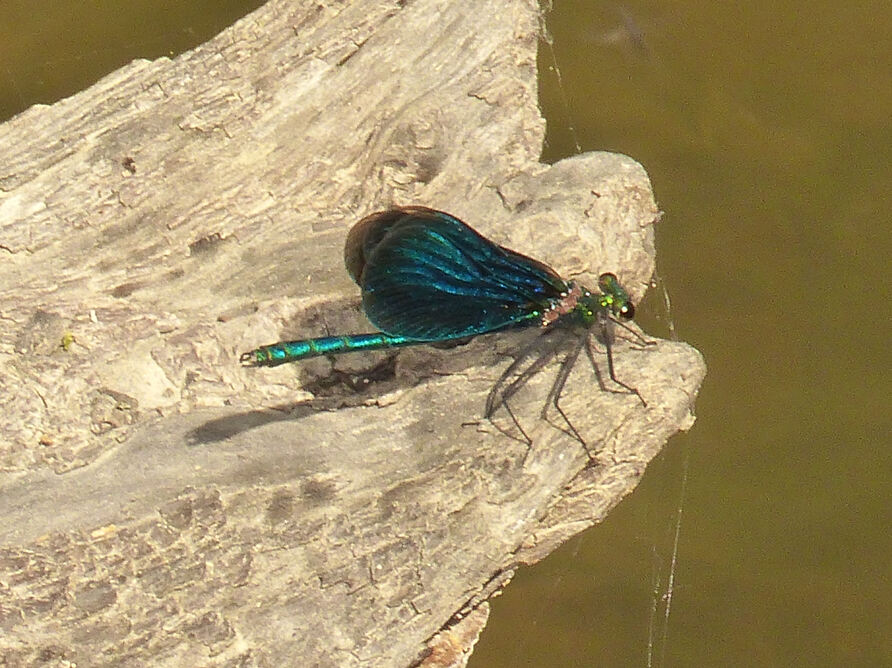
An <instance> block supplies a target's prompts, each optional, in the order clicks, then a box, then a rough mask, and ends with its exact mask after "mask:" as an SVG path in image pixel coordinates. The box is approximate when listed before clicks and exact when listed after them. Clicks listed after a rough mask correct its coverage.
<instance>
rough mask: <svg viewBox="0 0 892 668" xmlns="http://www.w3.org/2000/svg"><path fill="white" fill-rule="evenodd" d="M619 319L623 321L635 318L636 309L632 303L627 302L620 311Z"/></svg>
mask: <svg viewBox="0 0 892 668" xmlns="http://www.w3.org/2000/svg"><path fill="white" fill-rule="evenodd" d="M619 317H620V318H622V319H623V320H631V319H632V318H634V317H635V307H634V306H633V305H632V302H626V303H625V304H623V305H622V308H620V310H619Z"/></svg>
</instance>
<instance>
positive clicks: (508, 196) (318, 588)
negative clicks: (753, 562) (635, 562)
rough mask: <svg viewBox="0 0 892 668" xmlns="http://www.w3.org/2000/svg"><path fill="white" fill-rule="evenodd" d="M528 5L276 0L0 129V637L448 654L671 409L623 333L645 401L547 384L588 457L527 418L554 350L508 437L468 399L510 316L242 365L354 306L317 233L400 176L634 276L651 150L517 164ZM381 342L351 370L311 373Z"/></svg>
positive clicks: (254, 661) (450, 203) (547, 243)
mask: <svg viewBox="0 0 892 668" xmlns="http://www.w3.org/2000/svg"><path fill="white" fill-rule="evenodd" d="M539 32H540V28H539V16H538V7H537V4H536V3H535V2H533V1H532V0H513V1H509V0H486V1H485V2H480V3H475V4H474V7H473V11H472V10H471V9H469V5H468V3H465V2H454V1H453V2H447V1H442V2H433V1H429V0H418V1H416V2H410V3H404V2H373V1H364V2H343V3H334V2H321V3H320V2H312V3H296V2H293V1H281V2H280V1H273V2H270V3H268V4H267V5H265V6H264V7H262V8H261V9H259V10H258V11H256V12H254V13H253V14H251V15H250V16H248V17H247V18H245V19H244V20H242V21H240V22H239V23H238V24H236V25H235V26H233V27H232V28H230V29H228V30H226V31H225V32H224V33H222V34H221V35H219V36H218V37H217V38H215V39H213V40H211V41H210V42H208V43H206V44H204V45H202V46H201V47H199V48H197V49H195V50H194V51H191V52H189V53H186V54H183V55H182V56H180V57H178V58H176V59H174V60H168V59H165V58H162V59H159V60H156V61H153V62H146V61H139V62H134V63H132V64H131V65H129V66H127V67H125V68H123V69H121V70H119V71H117V72H114V73H112V74H111V75H109V76H107V77H106V78H104V79H103V80H102V81H100V82H99V83H97V84H96V85H95V86H93V87H91V88H90V89H88V90H86V91H84V92H82V93H80V94H78V95H75V96H73V97H71V98H69V99H66V100H63V101H61V102H59V103H57V104H55V105H53V106H51V107H35V108H32V109H30V110H28V111H27V112H25V113H23V114H21V115H20V116H18V117H16V118H14V119H12V120H11V121H9V122H8V123H5V124H3V125H0V253H2V256H0V257H2V259H0V380H2V388H0V416H2V417H0V420H2V434H3V441H2V443H0V468H2V470H3V471H4V473H2V474H0V485H2V489H0V629H2V632H0V654H2V656H3V658H4V660H5V661H7V663H8V664H9V665H31V664H35V663H40V662H44V663H48V662H49V663H52V662H56V663H55V664H54V665H62V662H63V661H69V662H72V663H73V664H77V665H78V666H93V665H116V666H118V665H156V666H183V665H239V666H248V665H258V666H282V665H319V666H353V665H355V666H361V665H365V666H368V665H371V666H382V665H384V666H389V665H394V666H405V665H411V664H413V663H414V662H417V661H420V660H426V661H427V662H428V665H460V664H461V663H462V662H463V661H464V660H465V659H466V657H467V655H468V651H469V648H470V646H471V645H472V644H473V642H474V638H476V634H477V633H478V632H479V629H480V628H482V625H483V624H484V623H485V618H486V607H485V603H484V601H485V599H486V598H487V597H488V596H489V595H490V594H492V593H493V592H494V591H495V590H497V589H498V588H499V587H500V586H502V585H504V583H505V582H507V580H508V579H510V577H511V574H512V573H513V569H514V568H515V567H516V566H517V565H519V564H522V563H532V562H534V561H537V560H539V559H541V558H542V557H543V556H545V555H546V554H548V553H549V552H550V551H551V550H553V549H554V548H555V547H556V546H557V545H559V544H560V543H561V542H563V541H564V540H566V539H567V538H568V537H569V536H571V535H574V534H575V533H577V532H579V531H581V530H582V529H584V528H586V527H588V526H590V525H591V524H593V523H594V522H596V521H598V520H600V519H601V518H603V517H604V515H605V514H606V513H607V512H608V511H609V509H610V508H611V507H613V506H614V505H615V504H616V503H617V502H618V500H619V499H620V498H622V496H624V495H625V494H627V493H628V492H629V491H630V490H631V489H632V488H634V486H635V484H636V483H637V481H638V479H639V478H640V476H641V475H642V473H643V472H644V469H645V467H646V465H647V462H648V461H649V460H650V459H651V458H652V457H653V456H654V455H655V454H656V453H657V452H658V451H659V449H660V448H661V447H662V446H663V444H664V443H665V441H666V439H667V438H668V437H669V436H671V435H672V434H673V433H675V432H676V431H678V430H679V429H686V428H688V427H689V426H690V425H691V424H692V422H693V414H692V405H693V399H694V396H695V394H696V391H697V389H698V387H699V384H700V381H701V379H702V377H703V373H704V366H703V363H702V359H701V358H700V356H699V355H698V353H697V352H696V351H694V350H693V349H692V348H690V347H688V346H686V345H684V344H680V343H671V342H665V341H663V342H660V343H659V345H657V346H653V347H650V348H648V349H644V350H638V349H636V348H635V347H633V346H630V345H628V344H626V343H623V342H620V343H619V344H618V350H617V354H616V359H617V367H618V368H617V372H618V373H619V374H620V375H621V377H622V378H623V379H624V380H626V381H627V382H629V383H630V384H632V385H635V386H637V387H638V388H639V389H640V390H641V392H642V394H643V395H644V396H645V397H646V398H647V401H648V406H647V408H644V407H642V406H641V404H640V403H639V402H638V401H637V399H636V398H635V397H630V396H628V395H624V394H614V393H610V392H605V391H602V390H601V389H599V387H598V385H597V383H596V382H594V380H593V378H592V373H591V369H590V368H589V367H588V365H587V364H585V363H581V364H579V365H578V366H579V368H578V370H577V371H575V372H574V374H573V375H572V376H571V379H570V382H569V383H568V386H567V389H566V391H565V395H564V401H563V405H564V407H565V409H566V411H567V412H568V413H569V414H570V415H571V416H572V417H573V420H574V424H575V425H576V426H577V427H578V428H579V429H580V430H581V431H582V432H583V433H584V434H585V435H586V437H587V438H588V439H590V449H591V450H592V452H594V453H595V460H594V461H590V460H589V458H588V456H587V454H586V453H585V452H584V450H583V448H582V447H581V446H580V444H579V443H578V442H577V441H575V440H573V439H572V438H569V437H568V436H567V435H566V434H565V433H563V432H561V431H560V430H558V429H556V428H555V427H553V426H551V425H549V424H548V423H547V422H544V421H537V420H536V416H537V414H538V410H539V407H540V406H541V405H542V402H543V400H544V397H545V394H546V393H547V390H548V387H549V385H550V382H551V379H552V378H553V377H554V371H555V367H554V366H551V367H549V368H548V369H546V370H545V371H544V372H543V373H541V374H539V375H538V376H537V377H536V378H535V379H534V380H533V381H531V382H530V383H529V386H528V387H527V388H525V390H524V392H522V393H520V394H519V395H518V396H517V397H516V399H515V400H514V403H513V406H514V409H515V412H516V413H517V414H518V415H519V416H521V419H522V420H524V424H525V427H526V428H527V429H528V430H529V431H530V433H531V434H532V435H533V437H534V443H533V445H532V447H530V448H528V447H527V446H526V445H525V444H523V443H520V442H518V441H517V440H512V439H510V438H508V437H506V436H505V435H503V434H501V433H500V432H499V431H498V430H497V429H495V428H494V427H493V426H492V425H490V424H489V423H486V422H485V421H483V420H482V419H480V415H481V412H482V409H483V402H484V400H485V397H486V393H487V392H488V390H489V388H490V387H491V385H492V383H493V382H494V380H495V379H496V378H497V377H498V376H499V373H500V372H501V371H502V370H503V369H504V368H505V366H506V364H507V363H508V361H509V360H510V357H509V356H508V353H509V352H510V351H511V350H512V349H514V348H515V347H516V345H517V342H516V341H512V340H511V337H496V336H491V337H480V338H478V339H477V340H475V341H474V342H472V343H470V344H469V345H467V346H463V347H461V348H457V349H453V350H437V349H433V348H428V347H422V348H414V349H404V350H403V351H401V352H400V354H399V355H398V356H397V357H396V358H395V359H394V361H392V362H388V360H390V359H391V358H390V357H389V356H387V355H384V354H379V355H377V356H357V357H350V356H348V357H341V358H338V359H337V361H336V363H335V367H334V371H335V373H332V365H331V363H330V362H329V361H326V360H315V361H313V362H308V363H306V364H304V365H293V366H289V367H281V368H277V369H269V370H266V369H264V370H257V369H243V368H241V367H240V366H239V365H238V363H237V358H238V353H239V352H241V351H244V350H247V349H250V348H252V347H254V346H255V345H257V344H262V343H269V342H272V341H275V340H276V339H279V338H283V337H287V336H291V335H316V334H322V333H325V332H327V331H354V332H355V331H363V330H367V329H369V325H368V324H367V323H364V320H363V319H362V317H361V315H360V314H359V311H358V303H357V302H358V300H357V291H356V288H355V286H354V285H353V284H352V283H351V282H350V279H349V278H348V277H347V275H346V272H345V271H344V269H343V265H342V261H341V245H342V243H343V239H344V235H345V232H346V230H347V229H348V228H349V226H350V225H351V224H352V223H353V222H355V221H356V220H358V219H359V218H360V217H362V216H363V215H365V214H367V213H369V212H371V211H374V210H377V209H381V208H384V207H386V206H388V205H390V204H393V203H397V204H424V205H428V206H434V207H438V208H443V209H447V210H450V211H452V212H453V213H455V214H457V215H459V216H461V217H462V218H464V219H465V220H467V221H468V222H469V223H471V224H472V225H474V226H475V227H476V228H478V229H479V230H480V231H482V232H483V233H485V234H487V235H488V236H490V237H492V238H493V239H495V240H497V241H498V242H499V243H503V244H505V245H507V246H509V247H512V248H515V249H517V250H519V251H521V252H525V253H529V254H532V255H534V256H536V257H539V258H541V259H543V260H545V261H547V262H549V263H551V264H552V265H553V266H555V267H556V268H558V270H559V271H561V272H562V273H563V274H564V275H577V274H579V275H581V276H583V277H588V283H589V284H592V282H591V277H592V276H596V275H597V274H598V273H599V272H601V271H607V270H609V271H614V272H615V273H617V274H618V275H619V276H620V278H621V279H622V281H623V282H624V283H625V284H626V285H627V286H628V287H629V288H630V290H632V292H633V294H634V296H635V297H636V298H638V297H640V296H641V294H642V292H643V290H644V287H645V285H646V284H647V282H648V281H649V279H650V277H651V274H652V272H653V261H654V247H653V225H654V224H655V223H656V222H657V220H658V217H659V216H658V211H657V208H656V205H655V203H654V200H653V195H652V193H651V189H650V184H649V182H648V179H647V175H646V174H645V172H644V170H643V169H642V168H641V167H640V166H639V165H638V164H637V163H635V162H634V161H633V160H631V159H629V158H627V157H624V156H619V155H613V154H607V153H596V154H585V155H581V156H576V157H574V158H572V159H569V160H565V161H562V162H560V163H558V164H556V165H553V166H547V165H542V164H540V163H539V162H538V156H539V153H540V150H541V144H542V139H543V133H544V122H543V120H542V118H541V116H540V114H539V111H538V109H537V105H536V100H537V90H536V69H535V66H536V48H537V41H538V37H539ZM605 94H606V93H605ZM72 337H73V343H71V341H72ZM63 342H65V343H66V346H64V347H63V345H62V344H63ZM69 343H70V345H67V344H69ZM65 348H67V350H66V349H65ZM382 360H383V361H382ZM379 363H380V365H379V367H378V370H377V374H376V376H375V377H376V379H377V382H374V383H370V386H369V387H368V388H366V389H365V390H364V391H361V392H354V391H353V390H351V389H349V388H348V386H347V384H345V383H344V382H341V383H339V384H338V383H334V384H332V383H331V382H330V381H331V380H332V379H334V380H338V379H340V380H341V381H345V380H346V381H349V380H356V379H361V378H363V377H365V376H364V375H363V374H365V372H367V370H368V368H369V365H370V364H371V365H375V364H379ZM601 366H602V367H603V360H602V362H601ZM605 373H606V371H604V370H603V368H602V375H604V374H605ZM309 390H313V391H314V393H315V394H316V395H317V398H316V399H315V401H313V402H310V403H305V400H307V399H310V398H312V397H313V394H311V393H310V391H309ZM497 424H499V425H501V426H502V427H510V421H509V420H508V419H507V418H506V416H505V415H504V414H501V415H499V416H498V420H497ZM459 619H462V620H464V621H462V622H461V623H460V624H458V625H456V623H457V620H459ZM440 631H442V632H441V633H440V634H439V635H436V634H437V633H438V632H440ZM435 635H436V637H434V636H435ZM425 657H426V658H425Z"/></svg>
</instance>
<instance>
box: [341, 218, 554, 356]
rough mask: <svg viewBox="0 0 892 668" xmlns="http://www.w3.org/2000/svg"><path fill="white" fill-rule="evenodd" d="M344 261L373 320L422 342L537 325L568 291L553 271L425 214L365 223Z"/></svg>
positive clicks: (355, 230)
mask: <svg viewBox="0 0 892 668" xmlns="http://www.w3.org/2000/svg"><path fill="white" fill-rule="evenodd" d="M344 257H345V262H346V264H347V269H348V271H349V272H350V275H351V276H352V277H353V279H354V280H355V281H356V282H357V283H358V284H359V286H360V287H361V288H362V303H363V309H364V310H365V313H366V315H367V316H368V318H369V320H370V321H371V322H372V323H373V324H374V325H375V326H376V327H378V328H379V329H380V330H381V331H382V332H386V333H387V334H391V335H396V336H403V337H408V338H412V339H415V340H419V341H439V340H446V339H454V338H460V337H465V336H472V335H474V334H482V333H484V332H492V331H495V330H498V329H504V328H506V327H512V326H522V325H528V324H529V325H532V324H537V323H538V322H539V318H540V312H541V311H542V310H543V309H545V308H548V306H549V305H550V304H551V303H552V301H554V300H557V299H560V295H561V292H563V291H565V290H566V289H567V285H566V283H565V282H564V281H563V279H561V278H560V276H558V275H557V274H556V273H555V272H554V270H552V269H551V268H550V267H548V266H547V265H545V264H543V263H541V262H538V261H536V260H533V259H532V258H529V257H526V256H525V255H521V254H520V253H515V252H514V251H511V250H508V249H506V248H502V247H501V246H498V245H496V244H494V243H492V242H491V241H489V240H488V239H486V238H485V237H483V236H481V235H480V234H478V233H477V232H475V231H474V230H473V229H471V228H470V227H468V226H467V225H465V224H464V223H463V222H461V221H460V220H458V219H457V218H455V217H453V216H450V215H449V214H447V213H444V212H442V211H435V210H433V209H427V208H423V207H406V208H402V209H394V210H391V211H385V212H381V213H377V214H373V215H371V216H368V217H367V218H364V219H363V220H361V221H360V222H359V223H357V224H356V226H354V228H353V229H352V230H351V231H350V234H349V235H348V237H347V244H346V247H345V250H344Z"/></svg>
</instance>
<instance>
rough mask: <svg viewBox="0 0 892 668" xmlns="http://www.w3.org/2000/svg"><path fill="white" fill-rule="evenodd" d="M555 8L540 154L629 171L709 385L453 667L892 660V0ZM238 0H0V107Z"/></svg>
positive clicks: (213, 28) (203, 28) (66, 85)
mask: <svg viewBox="0 0 892 668" xmlns="http://www.w3.org/2000/svg"><path fill="white" fill-rule="evenodd" d="M555 3H556V5H557V6H556V7H555V9H554V11H553V12H551V13H550V14H549V16H548V25H549V29H550V31H551V33H552V35H553V36H554V58H555V59H556V61H557V64H558V67H559V69H560V72H561V74H562V86H561V87H558V86H557V84H556V79H555V77H554V76H553V75H552V74H549V73H548V71H547V69H546V68H548V67H549V66H550V65H552V64H553V63H552V55H551V52H550V51H549V50H544V51H543V55H542V58H541V59H540V63H541V65H542V68H543V81H542V103H543V106H544V108H545V110H546V114H547V116H548V118H549V126H550V132H549V146H548V148H547V152H546V158H547V159H549V160H555V159H558V158H560V157H561V156H565V155H569V154H572V153H574V152H575V151H576V148H575V140H574V138H573V137H574V131H575V136H576V138H577V139H578V142H579V144H580V145H581V147H582V149H583V150H594V149H607V150H615V151H621V152H623V153H627V154H629V155H631V156H633V157H635V158H636V159H637V160H639V161H640V162H641V163H642V164H643V165H644V166H645V167H646V168H647V170H648V172H649V173H650V175H651V178H652V180H653V184H654V189H655V191H656V194H657V198H658V201H659V202H660V204H661V206H662V208H663V209H664V210H665V212H666V215H665V217H664V219H663V222H662V223H661V224H660V225H659V226H658V253H659V257H658V261H659V264H660V267H661V274H662V276H663V278H664V280H665V281H666V283H667V285H668V287H669V290H670V294H671V296H672V304H673V308H672V316H673V318H674V320H675V322H676V324H677V327H678V332H679V336H680V338H682V339H683V340H686V341H690V342H692V343H693V344H695V345H696V346H697V347H698V348H699V349H700V350H702V351H703V352H704V354H705V355H706V358H707V361H708V363H709V375H708V377H707V380H706V384H705V385H704V387H703V390H702V392H701V395H700V398H699V400H698V405H697V408H698V411H697V412H698V422H697V424H696V426H695V427H694V429H693V431H692V432H691V433H689V434H686V435H681V436H679V437H677V438H676V439H674V440H673V441H672V443H670V446H669V448H668V449H667V450H666V452H665V453H664V455H663V456H662V457H661V458H660V459H659V460H658V461H656V462H655V463H654V464H653V465H652V466H651V468H650V469H649V470H648V473H647V475H646V476H645V479H644V481H643V482H642V485H641V486H640V488H639V489H638V490H637V491H636V492H635V493H634V494H633V495H632V496H631V497H630V498H628V499H627V500H626V501H624V502H623V504H622V505H621V506H620V507H619V508H617V509H616V511H615V512H614V513H613V514H611V516H610V517H609V519H608V521H607V522H606V523H604V524H603V525H601V526H598V527H595V528H594V529H592V530H590V531H588V532H587V533H585V534H584V535H583V536H581V537H580V538H578V539H576V540H574V541H571V543H570V544H568V545H567V546H565V547H564V548H563V549H562V550H560V551H559V552H558V553H556V554H554V555H553V556H552V557H550V558H549V559H548V560H546V561H545V562H543V563H541V564H539V565H538V566H536V567H535V568H532V569H527V570H525V571H522V572H521V573H520V574H519V575H518V576H517V578H516V579H515V581H514V582H513V583H512V585H511V586H510V587H509V588H508V589H507V590H506V592H505V593H504V595H503V596H502V597H500V598H498V599H496V600H495V601H494V604H493V615H492V620H491V623H490V626H489V627H488V628H487V630H486V632H485V633H484V636H483V639H482V640H481V642H480V644H479V645H478V650H477V653H476V654H475V656H474V658H473V659H472V662H471V666H473V667H475V668H498V667H501V666H518V665H526V666H589V665H606V666H625V665H646V664H647V660H648V652H649V649H648V648H649V645H650V646H651V648H652V649H651V650H650V652H651V654H652V657H653V663H654V664H655V665H671V666H789V665H800V666H801V665H808V666H817V665H827V666H840V665H852V666H879V665H890V664H892V640H890V638H892V633H890V632H889V628H890V620H892V604H890V601H892V586H890V578H892V561H890V557H889V555H890V554H892V540H890V532H889V526H890V519H892V517H890V507H892V489H890V483H889V479H890V472H892V461H890V456H889V452H890V445H892V443H890V440H892V439H890V435H892V420H890V417H889V416H890V413H892V411H890V410H889V397H890V395H892V392H890V389H892V388H890V382H889V370H890V368H892V364H890V362H892V355H890V353H889V334H888V333H889V321H890V319H889V303H890V301H892V299H890V290H889V283H890V282H889V279H888V275H887V267H888V256H889V253H890V250H892V243H890V242H892V234H890V213H889V212H890V210H892V197H890V184H892V167H890V165H892V155H890V153H892V149H890V147H892V123H890V120H889V119H890V110H892V75H890V73H892V49H890V48H889V45H888V41H889V38H888V35H890V34H892V6H890V5H889V4H888V3H884V2H866V1H862V2H846V3H838V2H829V1H826V0H824V1H819V2H810V3H806V2H796V3H794V2H772V3H715V2H706V1H704V0H698V1H697V2H692V1H691V2H643V1H641V2H634V3H620V2H616V3H613V2H610V3H608V2H594V1H593V0H584V1H583V0H578V1H577V2H561V1H559V0H555ZM259 4H261V2H260V1H259V0H255V1H252V2H245V1H241V2H236V1H234V0H232V1H230V2H222V3H221V2H219V1H218V2H207V1H202V2H199V1H198V0H190V1H189V2H183V3H179V4H177V5H170V4H169V3H163V7H162V3H158V2H149V1H148V0H144V1H142V2H135V3H128V4H127V8H126V11H125V10H124V9H123V6H122V5H121V4H120V3H112V2H93V3H84V2H72V1H71V0H57V1H55V2H53V3H49V2H43V1H40V2H36V3H35V2H27V3H26V2H21V1H15V2H6V3H4V4H3V5H2V6H0V15H2V17H3V20H2V21H0V66H2V67H0V117H4V118H5V117H7V116H9V115H10V114H12V113H15V112H16V111H19V110H21V109H22V108H24V107H26V106H28V105H29V104H31V103H34V102H41V101H52V100H54V99H56V98H58V97H59V96H61V95H67V94H70V93H72V92H74V91H76V90H79V89H80V88H82V87H83V86H85V85H88V84H89V83H91V82H92V81H94V80H95V79H96V78H98V77H99V76H101V75H102V74H103V73H105V72H107V71H109V70H111V69H114V68H115V67H117V66H119V65H120V64H123V63H125V62H127V61H128V60H129V59H131V58H134V57H139V56H142V57H154V56H157V55H160V54H167V53H169V52H171V51H178V50H181V49H183V48H187V47H188V46H190V45H194V44H197V43H199V42H201V41H203V40H204V39H207V38H208V37H210V36H212V35H213V34H214V33H215V32H217V31H218V30H220V29H222V28H223V27H225V25H227V24H228V23H231V22H232V21H233V20H234V19H235V18H236V17H238V16H240V15H242V14H244V13H247V12H248V11H249V10H250V9H252V8H253V7H255V6H257V5H259ZM159 8H160V9H159ZM650 301H651V304H650V305H651V307H652V308H651V312H652V313H653V314H659V308H658V305H656V304H654V300H652V299H651V300H650ZM642 310H646V309H642ZM639 321H640V322H642V323H643V324H644V325H645V327H646V328H648V329H649V331H651V332H653V333H655V334H660V333H664V331H665V329H664V327H663V325H662V324H661V323H660V322H657V320H656V316H655V315H653V316H652V317H651V318H650V319H648V317H647V314H646V313H645V315H644V316H642V317H640V318H639ZM686 462H687V466H688V478H687V493H686V497H685V500H684V504H683V507H682V508H683V514H682V525H681V533H680V542H679V548H678V565H677V569H676V571H675V583H674V591H673V598H672V607H671V615H670V617H669V622H668V626H666V625H665V624H664V621H663V618H662V612H659V614H658V615H657V620H656V621H655V622H651V617H652V612H651V611H652V608H653V606H654V598H655V597H654V591H655V589H659V590H660V591H664V589H665V584H666V581H667V578H668V577H669V572H668V571H669V563H670V556H671V547H672V539H673V535H674V529H675V519H676V515H677V510H678V504H679V495H680V487H681V480H682V471H683V468H684V466H685V463H686ZM664 629H667V630H664ZM649 638H652V640H649Z"/></svg>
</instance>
